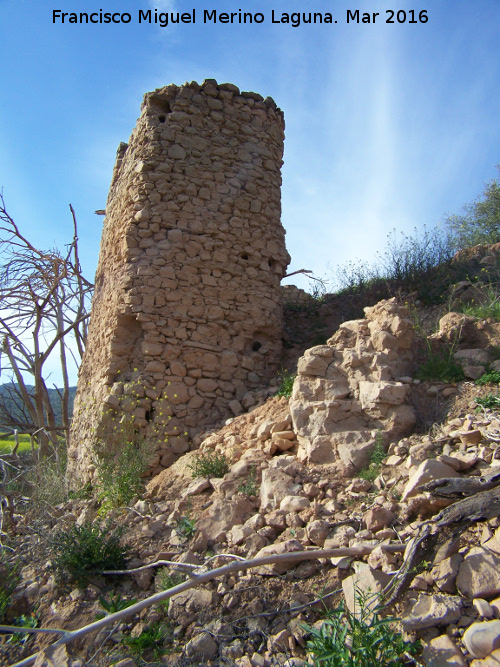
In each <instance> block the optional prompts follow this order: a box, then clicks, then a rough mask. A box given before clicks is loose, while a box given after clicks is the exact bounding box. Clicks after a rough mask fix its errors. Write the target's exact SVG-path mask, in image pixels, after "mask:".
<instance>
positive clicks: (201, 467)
mask: <svg viewBox="0 0 500 667" xmlns="http://www.w3.org/2000/svg"><path fill="white" fill-rule="evenodd" d="M188 468H189V469H190V470H191V475H192V477H193V478H195V477H224V475H225V474H226V473H227V472H229V462H228V460H227V458H226V456H225V455H224V454H218V453H217V452H213V453H207V454H203V453H200V454H197V455H196V456H195V458H194V460H193V462H192V463H190V464H188Z"/></svg>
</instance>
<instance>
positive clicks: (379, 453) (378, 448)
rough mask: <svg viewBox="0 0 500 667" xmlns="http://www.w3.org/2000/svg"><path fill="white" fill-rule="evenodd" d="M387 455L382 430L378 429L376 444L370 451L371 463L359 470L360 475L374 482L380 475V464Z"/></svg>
mask: <svg viewBox="0 0 500 667" xmlns="http://www.w3.org/2000/svg"><path fill="white" fill-rule="evenodd" d="M386 456H387V453H386V451H385V448H384V437H383V435H382V433H381V431H378V432H377V435H376V437H375V445H374V447H373V449H372V451H371V453H370V463H369V465H368V467H366V468H363V469H362V470H360V471H359V477H361V478H362V479H366V480H368V481H369V482H373V481H374V480H375V479H376V478H377V477H378V475H379V473H380V466H381V465H382V461H383V460H384V459H385V457H386Z"/></svg>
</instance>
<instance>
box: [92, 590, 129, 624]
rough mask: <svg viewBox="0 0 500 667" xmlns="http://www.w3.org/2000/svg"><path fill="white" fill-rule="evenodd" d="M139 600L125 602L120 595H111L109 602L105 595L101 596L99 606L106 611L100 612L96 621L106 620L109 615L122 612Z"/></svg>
mask: <svg viewBox="0 0 500 667" xmlns="http://www.w3.org/2000/svg"><path fill="white" fill-rule="evenodd" d="M136 602H137V600H136V599H135V598H133V599H132V600H124V599H123V598H122V596H121V595H120V593H115V594H114V595H113V593H111V595H110V596H109V600H107V599H106V598H105V597H104V595H100V596H99V604H100V605H101V607H102V608H103V609H104V611H99V612H97V614H96V620H99V619H101V618H104V617H105V616H108V615H109V614H115V613H116V612H117V611H122V610H123V609H126V608H127V607H131V606H132V605H133V604H135V603H136Z"/></svg>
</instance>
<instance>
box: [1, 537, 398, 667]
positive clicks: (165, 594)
mask: <svg viewBox="0 0 500 667" xmlns="http://www.w3.org/2000/svg"><path fill="white" fill-rule="evenodd" d="M373 549H375V545H371V546H363V547H345V548H341V549H314V550H311V551H295V552H292V553H287V554H279V555H271V556H265V557H264V558H254V559H252V560H247V561H243V562H241V561H236V562H233V563H229V565H224V566H223V567H219V568H216V569H215V570H210V571H209V572H206V573H204V574H200V575H199V576H193V578H192V579H190V580H189V581H185V582H184V583H182V584H179V585H178V586H174V587H173V588H169V589H168V590H166V591H162V592H161V593H156V594H155V595H152V596H151V597H149V598H146V599H145V600H141V601H140V602H137V603H136V604H133V605H131V606H130V607H127V608H126V609H123V610H121V611H117V612H116V613H114V614H109V616H106V617H105V618H102V619H100V620H99V621H95V622H94V623H90V625H85V626H84V627H83V628H80V629H79V630H74V631H68V632H66V633H65V634H64V635H63V636H62V637H61V638H60V639H59V640H57V641H56V642H55V643H54V645H55V646H57V645H62V644H68V643H69V642H72V641H75V640H77V639H80V638H81V637H85V636H86V635H89V634H91V633H92V632H98V631H99V630H102V628H105V627H106V626H107V625H109V624H110V623H116V622H117V621H121V620H122V619H124V618H127V617H128V616H132V615H134V614H138V613H139V612H140V611H142V610H143V609H146V608H147V607H151V606H152V605H153V604H157V603H158V602H163V601H164V600H168V599H169V598H171V597H173V596H174V595H176V594H177V593H182V592H183V591H187V590H189V589H190V588H194V587H195V586H197V585H198V584H204V583H206V582H208V581H211V580H212V579H216V578H217V577H223V576H225V575H226V574H230V573H232V572H238V571H240V570H249V569H252V568H256V567H263V566H265V565H274V563H294V562H300V561H304V560H315V559H317V558H333V557H338V556H354V557H359V556H367V555H368V554H370V553H371V552H372V551H373ZM384 549H386V550H387V551H391V552H393V553H396V552H399V551H404V549H405V545H403V544H390V545H384ZM20 630H22V628H18V630H17V631H20ZM37 655H38V653H34V654H33V655H31V656H29V657H28V658H25V659H24V660H21V661H20V662H16V663H15V664H13V665H11V667H28V665H32V664H33V663H34V662H35V660H36V658H37Z"/></svg>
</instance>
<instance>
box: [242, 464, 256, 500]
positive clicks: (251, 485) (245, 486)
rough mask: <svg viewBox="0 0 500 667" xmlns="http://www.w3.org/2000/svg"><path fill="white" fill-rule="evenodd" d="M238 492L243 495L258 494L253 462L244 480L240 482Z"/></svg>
mask: <svg viewBox="0 0 500 667" xmlns="http://www.w3.org/2000/svg"><path fill="white" fill-rule="evenodd" d="M238 492H239V493H241V494H243V495H244V496H256V495H257V494H258V492H259V487H258V485H257V471H256V468H255V464H253V465H251V466H250V470H249V471H248V475H247V478H246V480H245V481H243V480H242V481H241V482H240V484H239V486H238Z"/></svg>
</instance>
